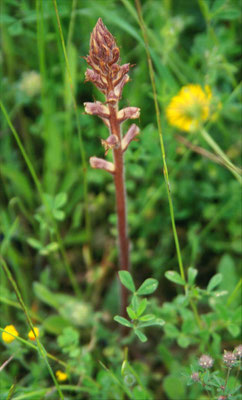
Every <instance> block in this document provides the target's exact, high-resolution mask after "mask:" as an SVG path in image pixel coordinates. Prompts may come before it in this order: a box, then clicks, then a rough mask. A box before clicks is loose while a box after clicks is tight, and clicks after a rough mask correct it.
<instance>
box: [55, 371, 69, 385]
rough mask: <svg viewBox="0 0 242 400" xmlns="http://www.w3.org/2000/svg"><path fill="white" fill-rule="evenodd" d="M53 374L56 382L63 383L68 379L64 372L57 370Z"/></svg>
mask: <svg viewBox="0 0 242 400" xmlns="http://www.w3.org/2000/svg"><path fill="white" fill-rule="evenodd" d="M55 374H56V377H57V380H58V381H59V382H64V381H66V380H67V378H68V376H67V374H66V373H65V372H62V371H60V370H59V369H58V371H56V373H55Z"/></svg>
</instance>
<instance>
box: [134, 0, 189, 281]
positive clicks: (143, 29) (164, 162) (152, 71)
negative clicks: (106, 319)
mask: <svg viewBox="0 0 242 400" xmlns="http://www.w3.org/2000/svg"><path fill="white" fill-rule="evenodd" d="M135 4H136V8H137V12H138V17H139V24H140V28H141V31H142V33H143V37H144V43H145V50H146V54H147V60H148V67H149V74H150V80H151V85H152V91H153V97H154V104H155V112H156V120H157V125H158V132H159V138H160V146H161V153H162V159H163V168H164V177H165V183H166V191H167V196H168V202H169V208H170V215H171V223H172V229H173V236H174V240H175V246H176V252H177V258H178V264H179V269H180V274H181V277H182V279H184V280H186V278H185V272H184V267H183V262H182V257H181V250H180V245H179V239H178V235H177V230H176V223H175V217H174V208H173V203H172V197H171V191H170V182H169V174H168V168H167V164H166V154H165V146H164V140H163V133H162V128H161V119H160V110H159V105H158V98H157V93H156V85H155V74H154V69H153V64H152V61H151V56H150V51H149V42H148V36H147V32H146V28H145V24H144V20H143V17H142V11H141V4H140V0H135Z"/></svg>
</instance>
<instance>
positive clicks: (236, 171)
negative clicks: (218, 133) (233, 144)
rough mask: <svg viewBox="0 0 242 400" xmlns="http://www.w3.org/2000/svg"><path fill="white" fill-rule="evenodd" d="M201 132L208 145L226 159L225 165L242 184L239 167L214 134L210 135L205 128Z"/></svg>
mask: <svg viewBox="0 0 242 400" xmlns="http://www.w3.org/2000/svg"><path fill="white" fill-rule="evenodd" d="M200 132H201V135H202V137H203V138H204V139H205V141H206V142H207V143H208V145H209V146H210V147H211V148H212V149H213V150H214V151H215V153H216V154H218V155H219V156H220V157H221V158H222V160H223V161H224V165H225V166H226V167H227V168H228V169H229V170H230V172H231V173H232V174H233V175H234V177H235V178H236V179H237V181H238V182H239V183H240V184H241V183H242V178H241V175H240V174H239V169H238V168H237V167H236V166H235V165H234V164H233V163H232V162H231V161H230V159H229V158H228V156H227V155H226V154H225V153H224V152H223V150H222V149H221V148H220V147H219V145H218V144H217V143H216V142H215V140H213V138H212V136H210V135H209V133H208V132H207V131H206V130H205V129H204V128H202V129H201V131H200Z"/></svg>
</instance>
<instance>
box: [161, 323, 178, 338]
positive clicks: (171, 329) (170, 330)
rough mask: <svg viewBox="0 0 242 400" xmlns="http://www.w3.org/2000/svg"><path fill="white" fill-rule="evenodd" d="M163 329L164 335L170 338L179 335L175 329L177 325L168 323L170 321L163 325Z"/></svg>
mask: <svg viewBox="0 0 242 400" xmlns="http://www.w3.org/2000/svg"><path fill="white" fill-rule="evenodd" d="M164 330H165V333H166V335H167V336H168V337H169V338H172V339H175V338H177V337H178V336H179V334H180V332H179V330H178V329H177V327H176V326H175V325H173V324H170V323H168V324H166V325H165V328H164Z"/></svg>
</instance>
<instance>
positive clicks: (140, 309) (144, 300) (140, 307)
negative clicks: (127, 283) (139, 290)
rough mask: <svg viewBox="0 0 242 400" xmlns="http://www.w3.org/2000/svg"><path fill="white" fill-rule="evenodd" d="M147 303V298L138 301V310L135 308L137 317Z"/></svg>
mask: <svg viewBox="0 0 242 400" xmlns="http://www.w3.org/2000/svg"><path fill="white" fill-rule="evenodd" d="M147 303H148V301H147V299H143V300H142V301H141V302H140V304H139V307H138V310H137V316H138V317H140V316H141V315H142V314H143V312H144V311H145V310H146V307H147Z"/></svg>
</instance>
